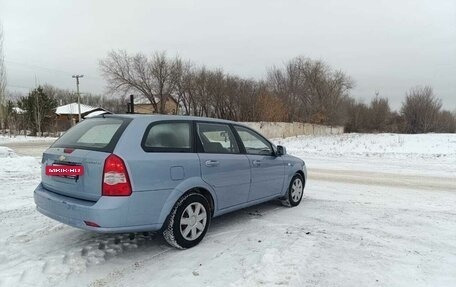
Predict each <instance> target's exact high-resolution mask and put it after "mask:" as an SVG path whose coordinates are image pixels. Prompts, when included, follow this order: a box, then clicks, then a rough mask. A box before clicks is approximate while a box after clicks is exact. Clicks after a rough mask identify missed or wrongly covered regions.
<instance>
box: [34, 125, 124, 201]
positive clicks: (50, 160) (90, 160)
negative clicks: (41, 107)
mask: <svg viewBox="0 0 456 287" xmlns="http://www.w3.org/2000/svg"><path fill="white" fill-rule="evenodd" d="M130 121H131V119H128V118H121V117H97V118H91V119H86V120H84V121H82V122H81V123H79V124H77V125H76V126H74V127H73V128H71V129H70V130H68V131H67V132H66V133H65V134H64V135H63V136H62V137H60V138H59V139H58V140H57V141H56V142H55V143H54V144H53V145H52V146H51V147H50V148H49V149H48V150H46V151H45V152H44V153H43V159H42V171H41V178H42V185H43V187H44V188H46V189H48V190H50V191H52V192H55V193H59V194H62V195H66V196H70V197H74V198H79V199H85V200H91V201H97V200H98V199H99V198H100V197H101V194H102V180H103V168H104V161H105V159H106V158H107V157H108V156H109V155H110V154H111V153H112V152H113V151H114V148H115V146H116V144H117V141H118V140H119V138H120V136H121V135H122V133H123V131H124V130H125V128H126V127H127V125H128V124H129V122H130ZM62 165H63V166H82V167H83V169H84V172H83V174H82V175H76V176H75V175H72V176H64V175H59V176H56V175H46V166H56V167H59V166H62Z"/></svg>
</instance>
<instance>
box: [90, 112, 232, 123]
mask: <svg viewBox="0 0 456 287" xmlns="http://www.w3.org/2000/svg"><path fill="white" fill-rule="evenodd" d="M96 117H97V118H99V117H105V118H109V117H117V118H119V117H120V118H131V119H145V118H147V119H151V120H153V121H174V120H186V121H205V122H217V123H231V124H234V123H236V122H234V121H229V120H223V119H216V118H207V117H195V116H179V115H161V114H105V115H101V116H96ZM93 118H95V117H93Z"/></svg>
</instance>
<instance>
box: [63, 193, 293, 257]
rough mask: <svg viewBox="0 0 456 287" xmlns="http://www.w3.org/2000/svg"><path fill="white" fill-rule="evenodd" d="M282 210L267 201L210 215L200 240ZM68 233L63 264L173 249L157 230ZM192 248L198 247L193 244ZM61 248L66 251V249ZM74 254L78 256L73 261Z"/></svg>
mask: <svg viewBox="0 0 456 287" xmlns="http://www.w3.org/2000/svg"><path fill="white" fill-rule="evenodd" d="M286 209H287V208H286V207H283V206H281V204H280V202H278V201H270V202H266V203H262V204H259V205H255V206H252V207H248V208H245V209H241V210H238V211H234V212H231V213H228V214H225V215H222V216H219V217H216V218H213V219H212V222H211V226H210V227H209V230H208V233H207V234H206V238H205V239H203V242H204V241H205V240H211V239H212V238H215V237H218V236H219V235H222V234H227V233H237V232H239V230H242V229H243V228H245V223H246V222H249V221H250V220H255V219H258V218H262V217H264V216H267V215H268V214H273V213H274V212H278V211H280V210H286ZM67 231H68V230H67ZM74 232H77V234H74ZM70 233H72V235H69V234H66V237H67V238H68V236H73V237H76V238H73V242H74V243H75V246H74V247H73V248H74V249H73V248H72V249H73V251H72V252H67V254H66V255H65V257H64V263H71V262H74V261H79V262H80V261H81V260H83V261H85V265H86V266H90V265H93V264H102V263H103V262H105V261H107V260H110V259H112V258H114V257H122V256H128V255H131V254H134V253H136V252H141V253H142V254H143V253H147V254H148V252H149V251H150V253H151V255H154V254H160V253H162V252H165V251H167V250H174V248H172V247H170V246H169V245H168V244H167V243H166V241H165V240H164V239H163V237H162V235H161V233H160V232H136V233H118V234H101V233H94V232H90V231H83V230H72V231H71V232H70ZM200 247H201V246H200ZM195 248H199V247H198V246H196V247H195ZM65 249H66V250H67V251H68V249H67V248H65ZM69 254H70V255H69ZM67 257H68V258H67ZM74 257H79V258H78V260H74ZM65 258H66V259H65Z"/></svg>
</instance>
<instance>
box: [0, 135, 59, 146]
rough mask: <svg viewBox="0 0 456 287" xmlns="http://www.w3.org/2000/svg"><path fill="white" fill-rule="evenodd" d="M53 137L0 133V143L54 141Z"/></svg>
mask: <svg viewBox="0 0 456 287" xmlns="http://www.w3.org/2000/svg"><path fill="white" fill-rule="evenodd" d="M56 139H57V138H55V137H33V136H23V135H18V136H15V137H14V136H11V137H10V136H7V135H0V144H8V143H17V142H54V141H55V140H56Z"/></svg>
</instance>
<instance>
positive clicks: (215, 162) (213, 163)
mask: <svg viewBox="0 0 456 287" xmlns="http://www.w3.org/2000/svg"><path fill="white" fill-rule="evenodd" d="M205 164H206V166H207V167H211V166H218V165H219V164H220V162H219V161H218V160H206V162H205Z"/></svg>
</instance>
